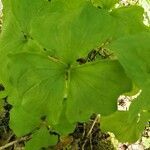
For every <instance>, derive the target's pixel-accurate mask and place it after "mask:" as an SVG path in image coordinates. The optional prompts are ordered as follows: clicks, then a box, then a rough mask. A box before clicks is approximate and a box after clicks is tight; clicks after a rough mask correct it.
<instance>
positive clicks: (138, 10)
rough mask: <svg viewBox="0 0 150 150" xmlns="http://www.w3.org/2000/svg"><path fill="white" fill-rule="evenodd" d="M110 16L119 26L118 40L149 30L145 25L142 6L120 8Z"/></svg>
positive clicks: (117, 30) (116, 32)
mask: <svg viewBox="0 0 150 150" xmlns="http://www.w3.org/2000/svg"><path fill="white" fill-rule="evenodd" d="M110 14H111V16H112V17H113V19H114V20H115V22H116V24H117V25H116V28H115V30H116V31H115V37H116V38H118V37H123V36H126V35H131V34H136V33H137V32H143V31H146V30H148V28H147V27H146V26H145V25H144V24H143V19H144V18H143V14H144V9H143V8H142V7H140V6H129V7H120V8H117V9H113V10H112V12H110ZM133 18H134V19H133Z"/></svg>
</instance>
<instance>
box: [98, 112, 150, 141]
mask: <svg viewBox="0 0 150 150" xmlns="http://www.w3.org/2000/svg"><path fill="white" fill-rule="evenodd" d="M149 119H150V113H148V112H140V111H139V112H138V111H135V110H130V111H129V112H116V113H114V114H112V115H110V116H108V117H102V118H101V129H102V130H103V131H105V132H106V131H107V132H108V131H109V132H113V133H114V134H115V136H116V138H117V139H118V140H119V141H120V142H129V143H134V142H136V141H137V140H138V139H139V138H140V137H141V133H142V132H143V131H144V128H145V126H146V124H147V122H148V120H149Z"/></svg>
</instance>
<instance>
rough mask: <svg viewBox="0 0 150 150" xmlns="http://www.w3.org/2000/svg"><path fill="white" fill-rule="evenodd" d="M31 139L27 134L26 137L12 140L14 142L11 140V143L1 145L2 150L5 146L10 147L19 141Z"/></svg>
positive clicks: (0, 149)
mask: <svg viewBox="0 0 150 150" xmlns="http://www.w3.org/2000/svg"><path fill="white" fill-rule="evenodd" d="M29 139H30V137H29V136H25V137H22V138H19V139H17V140H15V141H12V142H10V143H7V144H6V145H4V146H1V147H0V150H4V149H5V148H8V147H10V146H13V145H14V144H17V143H19V142H23V141H26V140H29Z"/></svg>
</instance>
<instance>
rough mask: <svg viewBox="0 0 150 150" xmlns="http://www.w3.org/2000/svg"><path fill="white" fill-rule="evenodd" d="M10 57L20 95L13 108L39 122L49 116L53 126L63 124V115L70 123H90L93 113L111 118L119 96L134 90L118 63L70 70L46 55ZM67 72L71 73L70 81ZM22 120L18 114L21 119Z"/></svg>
mask: <svg viewBox="0 0 150 150" xmlns="http://www.w3.org/2000/svg"><path fill="white" fill-rule="evenodd" d="M9 57H10V63H9V66H11V67H8V69H9V72H10V74H9V76H10V84H11V86H12V87H14V88H15V89H16V91H17V93H18V97H17V96H16V93H15V95H13V93H11V95H12V98H11V100H10V103H11V104H13V106H14V108H13V109H16V107H17V106H19V107H21V109H23V110H24V112H26V113H27V114H28V113H29V114H30V115H32V116H35V118H39V120H40V117H42V116H46V118H47V120H48V122H49V124H52V125H55V124H59V121H60V124H61V123H62V121H61V120H60V119H59V118H60V114H61V113H64V115H65V114H66V120H68V121H66V122H69V123H75V122H77V121H78V120H87V119H88V117H89V116H90V114H91V113H101V114H102V115H108V114H110V113H112V112H114V111H116V109H117V97H118V96H119V95H120V94H122V93H124V92H126V91H128V90H130V89H131V82H130V80H129V79H128V78H127V77H126V75H125V74H124V72H123V69H122V67H121V66H120V64H119V63H118V62H117V61H99V62H95V63H89V64H87V65H83V66H74V67H73V66H72V67H71V68H70V69H69V70H67V66H66V65H65V64H62V62H55V61H54V59H51V58H49V57H48V56H46V55H44V54H36V53H20V54H15V55H10V56H9ZM14 70H16V73H15V74H14ZM66 71H67V72H68V71H69V72H70V73H69V77H68V78H69V79H68V80H65V75H66ZM66 82H67V84H68V86H67V87H66ZM109 86H111V87H113V89H114V90H112V88H108V87H109ZM118 87H119V88H118ZM104 91H107V92H104ZM66 94H67V96H66ZM64 103H66V104H65V105H66V106H65V107H66V112H64V111H63V107H64ZM77 104H78V107H76V105H77ZM82 110H85V112H83V111H82ZM14 111H15V110H14ZM24 115H26V114H25V113H24ZM13 116H14V115H13ZM21 117H22V116H20V115H19V114H18V120H19V118H21ZM14 121H15V119H12V120H11V124H12V126H11V127H12V128H14V129H16V130H17V132H18V133H20V134H21V133H22V130H21V131H19V128H18V129H17V126H18V124H17V125H15V123H14ZM37 123H38V122H37ZM63 124H64V123H63ZM20 126H21V124H20ZM29 126H30V124H29ZM37 126H38V124H37ZM22 128H23V127H22ZM29 128H30V127H29Z"/></svg>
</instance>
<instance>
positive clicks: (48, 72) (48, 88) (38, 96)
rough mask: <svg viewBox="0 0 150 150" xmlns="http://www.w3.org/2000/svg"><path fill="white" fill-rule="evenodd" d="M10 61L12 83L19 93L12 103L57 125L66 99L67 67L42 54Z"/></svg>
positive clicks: (28, 54)
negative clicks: (65, 77) (46, 116)
mask: <svg viewBox="0 0 150 150" xmlns="http://www.w3.org/2000/svg"><path fill="white" fill-rule="evenodd" d="M10 58H11V61H12V62H13V63H10V64H11V65H10V69H9V70H10V80H9V82H10V84H11V86H13V87H14V88H16V89H17V92H18V96H16V93H15V94H14V95H12V97H14V98H11V101H10V103H11V104H13V106H18V105H19V106H20V107H22V108H23V109H24V111H26V113H31V115H32V116H35V117H39V119H40V117H41V116H43V115H47V114H48V117H49V121H50V122H51V123H55V122H57V120H58V118H59V115H60V112H61V105H62V104H61V103H62V100H63V96H64V95H63V94H64V85H65V80H64V70H63V69H64V66H63V65H62V64H59V63H57V62H53V61H51V60H50V58H49V57H48V56H44V55H40V54H30V53H21V54H16V55H10ZM14 70H16V73H15V74H14V73H13V72H14ZM11 94H13V93H11ZM12 121H13V120H12ZM14 121H15V120H14Z"/></svg>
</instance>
